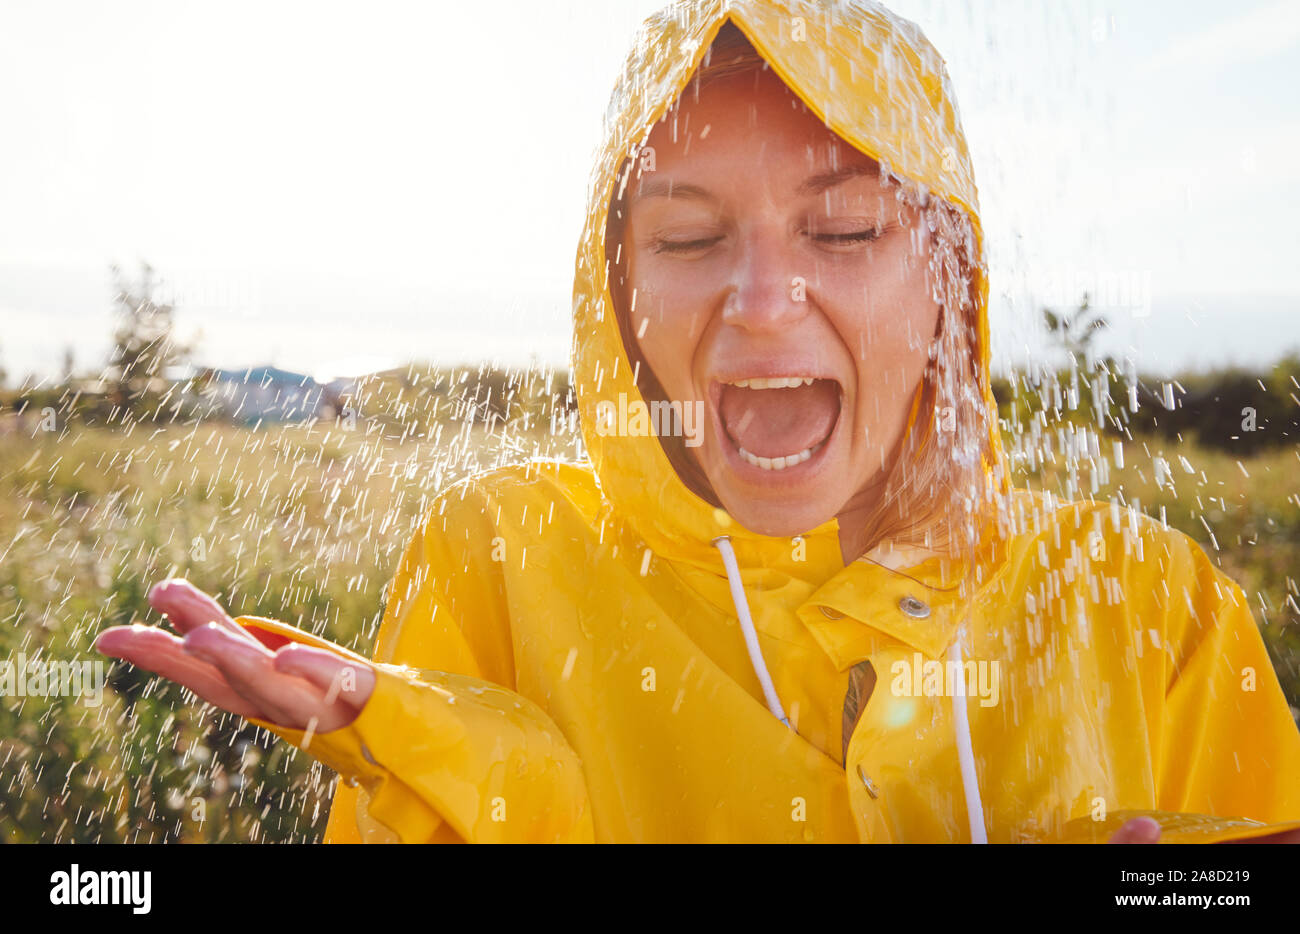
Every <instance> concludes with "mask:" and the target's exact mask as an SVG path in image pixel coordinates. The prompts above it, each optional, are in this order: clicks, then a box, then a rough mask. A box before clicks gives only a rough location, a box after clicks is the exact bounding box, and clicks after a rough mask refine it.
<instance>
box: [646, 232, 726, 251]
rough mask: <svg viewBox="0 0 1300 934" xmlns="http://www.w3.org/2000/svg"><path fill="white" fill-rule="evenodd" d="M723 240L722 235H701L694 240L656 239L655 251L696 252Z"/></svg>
mask: <svg viewBox="0 0 1300 934" xmlns="http://www.w3.org/2000/svg"><path fill="white" fill-rule="evenodd" d="M721 241H722V235H721V234H719V235H717V236H713V237H699V238H697V239H694V240H656V241H655V243H654V252H656V253H696V252H699V251H700V250H707V249H708V248H709V247H711V246H714V245H715V244H717V243H720V242H721Z"/></svg>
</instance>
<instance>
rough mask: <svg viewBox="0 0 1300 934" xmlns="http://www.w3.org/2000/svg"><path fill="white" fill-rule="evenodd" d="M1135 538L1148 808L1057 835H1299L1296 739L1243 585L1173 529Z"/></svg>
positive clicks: (1133, 589) (1219, 839) (1097, 838)
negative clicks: (1140, 820)
mask: <svg viewBox="0 0 1300 934" xmlns="http://www.w3.org/2000/svg"><path fill="white" fill-rule="evenodd" d="M1144 537H1145V539H1146V540H1145V542H1144V544H1145V547H1146V548H1147V549H1150V550H1151V551H1153V552H1154V554H1155V555H1156V556H1157V558H1156V560H1150V557H1148V560H1147V561H1140V562H1138V563H1137V567H1139V568H1141V570H1140V571H1138V572H1136V573H1131V574H1130V576H1129V578H1128V580H1126V582H1125V597H1126V602H1131V604H1132V605H1133V606H1134V607H1137V608H1139V609H1138V610H1137V612H1136V621H1135V624H1134V625H1135V626H1136V629H1135V631H1134V632H1133V633H1132V639H1133V645H1134V648H1135V649H1136V653H1135V654H1136V656H1137V659H1136V661H1137V676H1138V678H1139V679H1140V682H1141V692H1142V703H1143V707H1144V708H1145V713H1146V721H1147V722H1146V734H1147V736H1148V737H1149V745H1150V748H1149V750H1148V755H1149V757H1150V763H1151V768H1152V772H1153V775H1154V780H1155V797H1156V800H1155V802H1154V803H1155V807H1154V808H1152V807H1150V806H1149V802H1146V801H1142V802H1124V801H1121V802H1119V804H1120V805H1121V809H1119V810H1113V811H1111V812H1110V813H1109V814H1108V815H1107V816H1106V818H1105V819H1104V820H1100V821H1099V820H1097V819H1096V818H1095V817H1092V816H1085V817H1080V818H1077V819H1075V820H1071V821H1069V822H1068V823H1067V824H1065V826H1064V828H1063V829H1062V830H1061V832H1060V833H1059V834H1058V835H1057V836H1056V838H1055V840H1056V842H1063V843H1105V842H1107V841H1108V840H1109V839H1110V837H1111V835H1112V834H1114V833H1115V832H1116V831H1117V830H1119V829H1120V827H1121V826H1122V825H1123V824H1124V823H1126V822H1127V821H1129V820H1132V819H1133V818H1135V817H1151V818H1154V819H1155V820H1156V821H1157V822H1158V823H1159V824H1160V826H1161V842H1162V843H1223V842H1228V841H1232V840H1246V839H1250V838H1253V837H1262V836H1268V835H1271V834H1277V833H1282V832H1284V831H1292V830H1295V829H1297V828H1300V730H1297V728H1296V723H1295V720H1294V718H1293V716H1292V713H1291V709H1290V707H1289V706H1288V704H1287V701H1286V697H1285V695H1284V694H1283V693H1282V688H1281V685H1280V684H1279V683H1278V679H1277V675H1276V674H1275V673H1274V671H1273V666H1272V664H1271V662H1270V661H1269V657H1268V651H1267V649H1266V648H1265V646H1264V640H1263V638H1262V637H1261V636H1260V633H1259V629H1258V627H1257V626H1256V625H1255V619H1254V616H1253V614H1252V613H1251V610H1250V604H1249V603H1248V601H1247V598H1246V594H1245V592H1244V591H1243V590H1242V588H1241V586H1240V585H1239V584H1237V583H1236V582H1235V581H1233V580H1232V579H1231V578H1230V577H1228V576H1227V575H1226V574H1224V573H1223V572H1222V571H1220V570H1218V569H1217V568H1215V567H1214V565H1213V564H1212V563H1211V561H1210V559H1209V557H1208V556H1207V555H1206V553H1205V552H1204V550H1202V549H1201V547H1200V546H1199V545H1197V544H1196V543H1195V542H1194V541H1192V540H1191V539H1190V538H1188V537H1187V536H1186V535H1184V534H1182V533H1181V532H1170V531H1166V532H1157V533H1155V534H1151V535H1148V536H1144Z"/></svg>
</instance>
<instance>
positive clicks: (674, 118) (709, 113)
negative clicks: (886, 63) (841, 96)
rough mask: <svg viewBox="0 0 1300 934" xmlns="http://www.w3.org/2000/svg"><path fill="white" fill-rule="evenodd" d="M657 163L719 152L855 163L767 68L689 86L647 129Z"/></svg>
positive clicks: (849, 149) (848, 148)
mask: <svg viewBox="0 0 1300 934" xmlns="http://www.w3.org/2000/svg"><path fill="white" fill-rule="evenodd" d="M647 142H649V144H650V146H653V147H654V148H655V153H656V157H658V159H668V160H669V161H673V163H676V161H677V160H685V159H688V157H690V156H697V157H703V156H708V155H712V153H716V152H720V151H725V152H728V153H731V155H732V156H744V155H763V153H774V155H777V153H779V155H781V156H787V157H788V156H792V155H793V156H803V157H806V160H809V164H811V160H814V159H820V160H823V161H822V163H820V164H824V161H826V160H827V159H841V160H849V159H853V157H859V159H861V153H858V151H857V150H855V148H854V147H853V146H852V144H850V143H848V142H846V140H844V139H842V138H841V137H839V135H837V134H835V133H833V131H832V130H831V129H829V127H827V126H826V125H824V124H823V122H822V121H820V118H818V116H816V114H814V113H813V112H811V111H809V109H807V107H806V105H805V104H803V101H802V100H800V98H798V95H796V94H794V92H793V91H792V90H790V88H789V87H788V86H787V85H785V83H784V82H783V81H781V79H780V78H779V77H777V75H776V73H775V72H772V70H771V69H757V68H755V69H751V70H748V72H742V73H738V74H728V75H725V77H718V78H714V79H707V81H705V82H697V81H695V79H692V82H690V83H689V85H688V86H686V88H685V90H684V91H682V92H681V95H679V98H677V100H676V101H675V104H673V107H672V108H669V109H668V112H667V113H666V114H664V117H663V118H662V120H659V122H656V124H655V125H654V127H653V130H651V134H650V139H649V140H647Z"/></svg>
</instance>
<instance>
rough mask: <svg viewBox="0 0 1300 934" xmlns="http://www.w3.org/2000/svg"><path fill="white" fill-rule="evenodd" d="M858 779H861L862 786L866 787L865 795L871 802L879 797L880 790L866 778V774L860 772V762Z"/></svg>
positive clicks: (859, 764) (860, 764)
mask: <svg viewBox="0 0 1300 934" xmlns="http://www.w3.org/2000/svg"><path fill="white" fill-rule="evenodd" d="M858 778H860V779H862V784H863V785H865V786H866V789H867V794H869V795H871V800H872V801H874V800H876V799H877V798H879V797H880V790H879V789H878V788H876V786H875V785H874V784H873V783H872V781H871V779H870V778H868V777H867V773H866V772H864V771H862V763H860V762H859V763H858Z"/></svg>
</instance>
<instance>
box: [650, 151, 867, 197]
mask: <svg viewBox="0 0 1300 934" xmlns="http://www.w3.org/2000/svg"><path fill="white" fill-rule="evenodd" d="M879 171H880V166H879V164H877V163H876V162H875V161H874V160H867V161H865V162H855V163H853V164H852V165H846V166H841V167H840V168H838V169H832V170H831V171H829V172H819V173H818V174H816V175H810V176H808V178H806V179H804V180H803V182H802V183H801V184H800V185H799V187H798V188H796V189H795V192H796V193H797V194H799V195H805V196H806V195H819V194H821V193H822V192H824V191H826V190H828V189H830V188H834V187H835V186H836V185H839V184H841V183H843V182H847V181H848V180H849V179H851V178H860V177H862V176H864V175H875V174H877V173H878V172H879ZM645 198H686V199H690V200H696V201H716V200H717V196H716V195H714V194H713V193H712V192H710V191H709V190H708V189H707V188H702V187H700V186H699V185H691V184H687V183H683V182H674V181H673V180H672V179H670V178H652V179H649V180H648V181H645V182H642V184H641V186H640V187H639V188H638V189H637V192H636V194H635V196H634V197H633V201H641V200H643V199H645Z"/></svg>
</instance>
